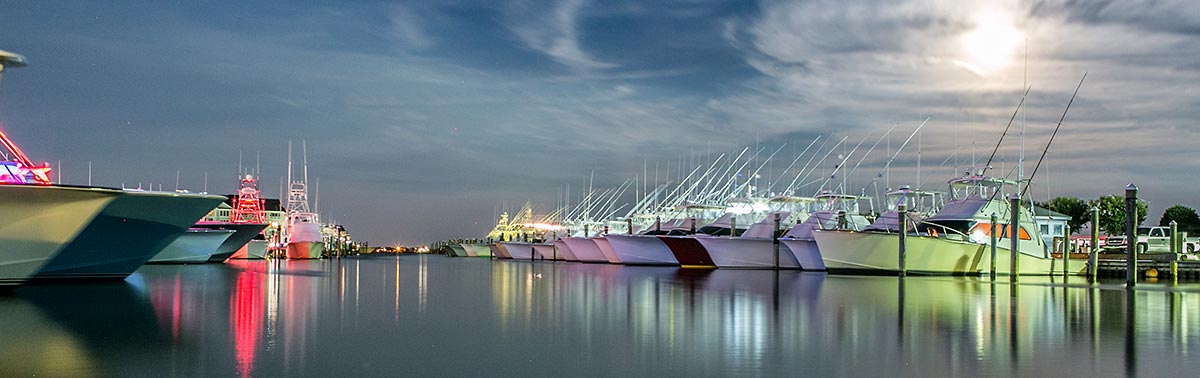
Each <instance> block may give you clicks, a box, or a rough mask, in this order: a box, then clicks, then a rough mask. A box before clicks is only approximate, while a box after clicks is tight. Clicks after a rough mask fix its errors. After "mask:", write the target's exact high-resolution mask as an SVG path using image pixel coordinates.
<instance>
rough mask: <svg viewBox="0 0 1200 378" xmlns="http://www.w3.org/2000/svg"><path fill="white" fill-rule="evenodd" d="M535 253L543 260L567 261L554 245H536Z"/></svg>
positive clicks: (534, 245)
mask: <svg viewBox="0 0 1200 378" xmlns="http://www.w3.org/2000/svg"><path fill="white" fill-rule="evenodd" d="M533 253H535V254H536V255H537V256H538V258H540V259H542V260H553V261H565V260H566V257H565V256H563V255H562V254H560V253H558V249H557V248H555V247H554V243H534V244H533Z"/></svg>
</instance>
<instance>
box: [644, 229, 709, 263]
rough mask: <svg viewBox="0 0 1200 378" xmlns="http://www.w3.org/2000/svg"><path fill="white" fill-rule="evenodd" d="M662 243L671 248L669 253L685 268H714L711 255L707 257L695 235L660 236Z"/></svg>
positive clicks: (706, 252)
mask: <svg viewBox="0 0 1200 378" xmlns="http://www.w3.org/2000/svg"><path fill="white" fill-rule="evenodd" d="M658 239H659V240H662V242H663V244H666V245H667V248H669V249H670V250H671V254H672V255H674V256H675V260H676V261H678V262H679V266H681V267H685V268H716V267H717V266H716V265H714V264H713V261H712V257H709V255H708V251H707V250H705V249H704V245H703V244H700V242H699V241H698V240H696V239H698V237H695V236H660V237H658Z"/></svg>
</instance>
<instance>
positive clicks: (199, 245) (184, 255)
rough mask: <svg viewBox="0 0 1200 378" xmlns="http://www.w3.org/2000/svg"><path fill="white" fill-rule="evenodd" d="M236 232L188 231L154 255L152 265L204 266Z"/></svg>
mask: <svg viewBox="0 0 1200 378" xmlns="http://www.w3.org/2000/svg"><path fill="white" fill-rule="evenodd" d="M234 233H236V231H234V230H205V229H200V230H194V229H193V230H188V231H187V232H185V233H184V234H183V235H181V236H179V237H178V238H176V239H175V241H173V242H171V244H168V245H167V247H166V248H163V250H162V252H159V253H158V254H157V255H154V257H153V258H151V259H150V261H148V262H150V263H170V264H203V263H206V262H208V259H209V257H212V255H213V253H216V252H217V248H220V247H221V243H224V242H225V240H228V239H229V237H230V236H233V234H234Z"/></svg>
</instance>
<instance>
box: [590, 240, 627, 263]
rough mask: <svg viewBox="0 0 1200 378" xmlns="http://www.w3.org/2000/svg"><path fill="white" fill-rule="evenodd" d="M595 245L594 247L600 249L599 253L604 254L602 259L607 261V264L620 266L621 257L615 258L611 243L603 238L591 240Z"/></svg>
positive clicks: (615, 254)
mask: <svg viewBox="0 0 1200 378" xmlns="http://www.w3.org/2000/svg"><path fill="white" fill-rule="evenodd" d="M592 241H593V242H595V243H596V247H599V248H600V253H602V254H604V258H606V259H608V263H609V264H620V263H621V257H620V256H617V252H616V251H613V248H612V243H611V242H609V241H608V239H605V238H592Z"/></svg>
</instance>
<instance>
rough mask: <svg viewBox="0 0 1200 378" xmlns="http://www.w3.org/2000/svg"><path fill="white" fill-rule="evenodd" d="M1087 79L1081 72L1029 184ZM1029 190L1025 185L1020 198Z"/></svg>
mask: <svg viewBox="0 0 1200 378" xmlns="http://www.w3.org/2000/svg"><path fill="white" fill-rule="evenodd" d="M1084 79H1087V71H1084V72H1083V77H1082V78H1080V79H1079V85H1076V86H1075V93H1072V94H1071V100H1070V101H1067V108H1066V109H1063V114H1062V116H1061V117H1059V118H1058V125H1057V126H1054V132H1053V133H1051V134H1050V140H1049V141H1047V142H1046V148H1045V149H1043V150H1042V157H1040V158H1038V162H1037V165H1035V166H1033V173H1030V174H1029V183H1031V184H1032V183H1033V176H1036V175H1037V171H1038V168H1041V167H1042V160H1044V159H1046V153H1047V152H1048V151H1050V144H1051V143H1054V137H1055V136H1056V135H1058V129H1059V128H1061V127H1062V124H1063V120H1064V119H1066V118H1067V111H1068V110H1071V104H1072V103H1074V102H1075V96H1076V95H1078V94H1079V88H1081V87H1083V80H1084ZM1027 190H1029V185H1025V188H1024V189H1021V198H1024V197H1025V191H1027Z"/></svg>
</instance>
